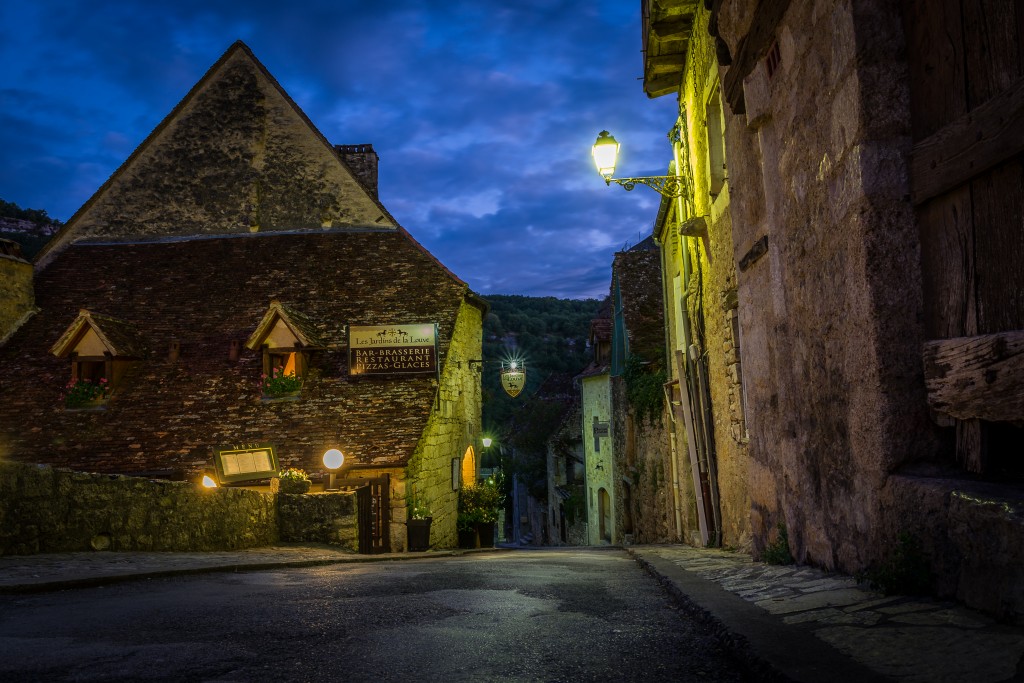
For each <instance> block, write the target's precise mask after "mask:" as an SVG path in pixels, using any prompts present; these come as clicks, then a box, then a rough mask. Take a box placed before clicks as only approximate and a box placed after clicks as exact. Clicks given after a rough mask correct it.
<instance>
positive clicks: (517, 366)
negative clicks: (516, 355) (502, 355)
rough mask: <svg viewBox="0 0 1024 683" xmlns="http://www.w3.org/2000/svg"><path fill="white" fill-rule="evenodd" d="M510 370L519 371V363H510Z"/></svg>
mask: <svg viewBox="0 0 1024 683" xmlns="http://www.w3.org/2000/svg"><path fill="white" fill-rule="evenodd" d="M512 369H513V370H518V369H519V361H515V360H514V361H512Z"/></svg>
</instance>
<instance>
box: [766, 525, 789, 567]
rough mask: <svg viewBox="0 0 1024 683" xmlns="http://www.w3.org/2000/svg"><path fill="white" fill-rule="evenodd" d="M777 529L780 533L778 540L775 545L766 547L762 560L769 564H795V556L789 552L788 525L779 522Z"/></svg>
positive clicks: (771, 544) (770, 544)
mask: <svg viewBox="0 0 1024 683" xmlns="http://www.w3.org/2000/svg"><path fill="white" fill-rule="evenodd" d="M776 528H777V529H778V531H779V535H778V538H776V539H775V542H774V543H769V544H768V545H766V546H765V548H764V552H762V553H761V560H762V561H764V562H767V563H768V564H793V562H794V560H793V555H792V553H790V552H789V533H788V532H787V531H786V525H785V524H783V523H782V522H779V523H778V525H777V527H776Z"/></svg>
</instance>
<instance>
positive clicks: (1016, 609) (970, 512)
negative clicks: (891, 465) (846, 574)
mask: <svg viewBox="0 0 1024 683" xmlns="http://www.w3.org/2000/svg"><path fill="white" fill-rule="evenodd" d="M881 496H882V499H883V502H884V505H885V507H886V509H887V510H888V511H889V515H888V516H887V519H886V520H885V524H884V525H883V530H884V536H883V540H882V542H881V550H882V554H883V560H882V561H883V562H884V561H885V559H887V557H888V556H891V553H892V552H893V550H894V549H895V547H896V544H897V539H898V538H899V535H900V534H909V535H910V536H911V537H912V538H913V539H914V540H916V541H917V542H918V543H919V544H920V546H921V551H922V552H923V554H924V555H925V557H926V558H927V562H928V568H929V570H930V571H931V575H932V577H931V578H932V581H933V584H932V586H933V588H934V590H935V592H936V594H937V595H939V596H940V597H948V598H955V599H957V600H960V601H961V602H964V603H966V604H968V605H970V606H971V607H974V608H977V609H980V610H983V611H985V612H988V613H989V614H991V615H993V616H994V617H996V618H998V619H1001V620H1004V621H1008V622H1012V623H1017V624H1024V582H1021V580H1020V577H1021V567H1024V504H1022V503H1021V499H1020V497H1019V495H1017V494H1016V493H1015V492H1009V491H1008V490H1007V489H1006V488H1005V487H1001V486H997V485H992V484H986V483H983V482H977V481H966V480H963V479H952V478H942V477H937V476H929V477H922V476H912V475H897V476H892V477H890V478H889V480H888V481H887V482H886V486H885V488H884V489H883V490H882V492H881Z"/></svg>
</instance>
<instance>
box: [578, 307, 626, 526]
mask: <svg viewBox="0 0 1024 683" xmlns="http://www.w3.org/2000/svg"><path fill="white" fill-rule="evenodd" d="M589 342H590V348H591V350H592V351H593V357H592V359H591V362H590V364H589V365H587V367H586V368H584V369H583V372H581V373H580V374H579V375H578V376H577V377H576V381H577V383H578V385H579V388H580V414H581V418H582V428H583V459H584V462H585V470H584V477H585V480H586V490H587V492H586V507H587V545H602V544H610V543H620V542H621V536H622V530H621V528H620V527H619V526H618V525H616V523H615V520H616V517H617V514H616V510H615V499H614V495H615V461H614V459H613V458H614V452H613V450H612V439H611V423H612V387H611V361H612V304H611V298H608V299H606V300H605V301H604V302H603V303H602V304H601V307H600V308H599V309H598V311H597V314H596V316H595V317H594V319H593V320H592V321H591V323H590V337H589Z"/></svg>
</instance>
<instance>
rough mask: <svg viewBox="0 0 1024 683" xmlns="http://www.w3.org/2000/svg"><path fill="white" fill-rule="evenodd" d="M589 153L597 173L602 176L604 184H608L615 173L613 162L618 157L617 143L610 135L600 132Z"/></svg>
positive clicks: (603, 131)
mask: <svg viewBox="0 0 1024 683" xmlns="http://www.w3.org/2000/svg"><path fill="white" fill-rule="evenodd" d="M591 151H592V153H593V155H594V164H595V165H596V166H597V172H598V173H600V174H601V175H602V176H604V180H605V183H610V180H611V177H612V175H614V173H615V162H616V160H617V159H618V156H619V143H618V142H617V141H616V140H615V138H613V137H612V135H611V133H609V132H608V131H606V130H602V131H601V133H600V134H599V135H598V136H597V142H595V143H594V147H593V149H592V150H591Z"/></svg>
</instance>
